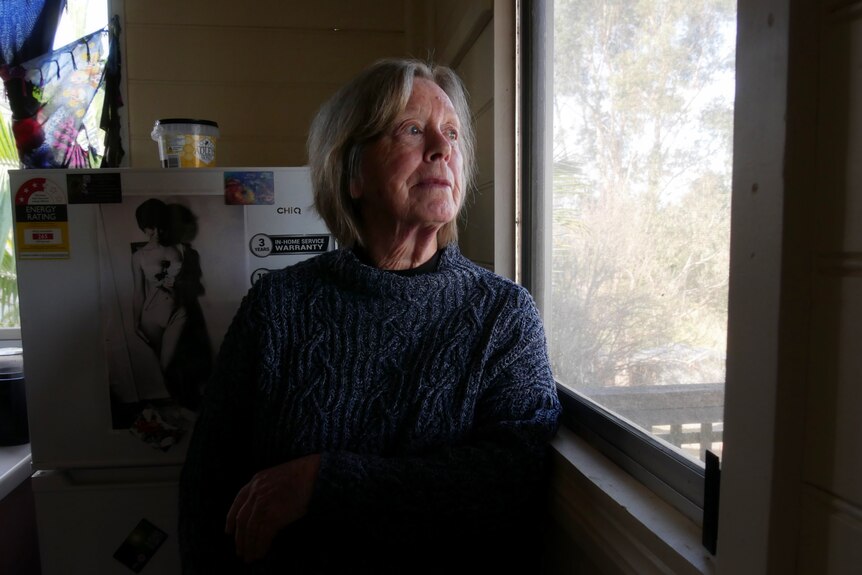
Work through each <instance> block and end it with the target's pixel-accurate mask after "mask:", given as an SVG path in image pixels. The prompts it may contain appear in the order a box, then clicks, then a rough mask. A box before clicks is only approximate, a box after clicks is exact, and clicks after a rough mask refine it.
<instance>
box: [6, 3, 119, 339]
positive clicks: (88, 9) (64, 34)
mask: <svg viewBox="0 0 862 575" xmlns="http://www.w3.org/2000/svg"><path fill="white" fill-rule="evenodd" d="M107 23H108V5H107V0H67V2H66V7H65V8H64V10H63V11H62V13H61V15H60V19H59V22H58V25H57V31H56V34H55V35H54V43H53V48H54V49H57V48H60V47H62V46H65V45H67V44H70V43H71V42H74V41H75V40H77V39H78V38H81V37H82V36H85V35H87V34H89V33H91V32H94V31H96V30H99V29H101V28H104V27H105V26H106V25H107ZM101 101H102V94H101V91H100V93H99V94H97V96H96V98H95V99H94V101H93V103H92V104H91V105H90V106H89V109H88V111H87V116H86V120H85V123H86V125H87V130H88V132H89V133H98V131H99V128H98V124H99V118H98V115H99V114H98V111H99V110H101ZM19 166H20V164H19V158H18V151H17V149H16V146H15V138H14V137H13V135H12V111H11V109H10V107H9V102H8V100H7V98H6V94H5V91H4V93H3V95H2V98H0V339H19V338H20V334H19V331H18V329H17V328H18V326H19V325H20V319H19V317H18V284H17V272H16V265H15V250H14V244H13V229H12V218H13V216H12V212H11V200H10V193H11V191H10V189H9V175H8V171H9V170H11V169H17V168H18V167H19Z"/></svg>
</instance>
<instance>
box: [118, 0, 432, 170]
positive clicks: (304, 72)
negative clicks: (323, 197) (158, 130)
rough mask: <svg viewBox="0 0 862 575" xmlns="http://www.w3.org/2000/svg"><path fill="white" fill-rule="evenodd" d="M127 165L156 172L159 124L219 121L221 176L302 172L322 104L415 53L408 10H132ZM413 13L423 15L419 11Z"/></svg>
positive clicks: (238, 5)
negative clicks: (225, 171)
mask: <svg viewBox="0 0 862 575" xmlns="http://www.w3.org/2000/svg"><path fill="white" fill-rule="evenodd" d="M122 4H123V6H122V7H123V11H124V16H125V24H124V27H123V35H124V37H125V59H126V67H125V70H124V74H125V80H126V94H125V103H126V107H125V113H126V114H128V119H129V130H130V135H129V138H128V141H127V153H128V155H129V160H130V162H129V164H130V166H131V167H136V168H143V167H155V166H158V162H159V158H158V148H157V146H156V143H155V142H153V141H152V140H151V138H150V132H151V130H152V128H153V124H154V122H155V121H156V120H157V119H159V118H170V117H187V118H203V119H210V120H215V121H217V122H218V123H219V128H220V132H221V136H220V138H219V141H218V163H219V165H222V166H231V165H232V166H266V165H272V166H290V165H302V164H304V163H305V162H306V159H305V138H306V134H307V129H308V125H309V123H310V121H311V118H312V117H313V115H314V113H315V111H316V110H317V108H318V107H319V106H320V104H321V102H322V101H323V100H324V99H325V98H326V97H328V96H329V95H330V94H332V92H334V91H335V89H336V88H337V87H338V86H340V85H341V84H343V83H344V82H345V81H346V80H347V79H349V78H350V77H351V76H353V75H354V74H355V73H357V72H358V71H359V70H361V69H362V68H364V67H365V66H367V65H368V64H370V63H371V62H373V61H374V60H376V59H378V58H381V57H385V56H404V55H410V54H416V53H417V52H421V51H422V49H421V47H417V43H418V45H419V46H421V45H422V44H424V41H423V40H422V38H423V36H424V29H423V28H420V27H419V26H420V24H421V23H422V21H423V18H422V13H423V10H424V9H425V8H424V7H422V6H421V4H419V3H414V2H410V3H408V2H406V1H405V0H366V1H358V0H315V1H314V2H307V1H303V0H255V1H253V2H252V1H248V2H236V1H233V0H191V1H183V2H177V1H176V0H146V1H143V0H127V1H125V2H123V3H122ZM417 5H419V8H417V7H416V6H417Z"/></svg>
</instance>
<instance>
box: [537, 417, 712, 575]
mask: <svg viewBox="0 0 862 575" xmlns="http://www.w3.org/2000/svg"><path fill="white" fill-rule="evenodd" d="M552 446H553V448H554V450H555V454H554V457H553V473H552V486H551V513H552V517H553V519H554V520H555V522H556V524H557V525H558V526H559V528H561V529H562V531H563V532H564V533H565V536H566V537H567V539H568V540H569V541H570V542H571V543H572V545H573V547H574V549H573V550H572V551H570V553H571V554H574V555H576V556H577V557H575V558H574V559H573V562H574V563H578V564H583V565H590V566H592V568H593V569H598V570H600V572H602V573H617V572H625V573H643V574H645V573H680V574H692V575H711V574H713V573H715V558H714V557H713V556H712V555H710V554H709V552H708V551H707V550H706V549H704V547H703V546H702V544H701V530H700V527H698V526H697V525H696V524H695V523H693V522H692V521H691V520H690V519H688V518H687V517H685V516H684V515H683V514H682V513H680V512H678V511H677V510H676V509H674V508H673V507H671V506H670V505H669V504H667V503H666V502H665V501H664V500H662V499H660V498H659V497H658V496H656V495H655V494H654V493H653V492H652V491H650V490H649V489H647V488H646V487H644V486H643V485H642V484H641V483H639V482H638V481H637V480H635V479H634V478H633V477H631V476H630V475H629V474H627V473H626V472H625V471H623V470H622V469H620V468H619V467H618V466H616V465H615V464H614V463H612V462H611V461H610V460H608V459H607V458H606V457H604V456H603V455H602V454H601V453H599V452H598V451H596V450H595V449H594V448H593V447H591V446H590V445H589V444H588V443H587V442H586V441H584V440H583V439H582V438H580V437H578V436H577V435H575V434H574V433H573V432H571V431H570V430H568V429H566V428H561V429H560V431H559V433H558V434H557V437H556V438H555V439H554V441H553V443H552Z"/></svg>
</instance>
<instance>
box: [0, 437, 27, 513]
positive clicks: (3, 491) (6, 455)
mask: <svg viewBox="0 0 862 575" xmlns="http://www.w3.org/2000/svg"><path fill="white" fill-rule="evenodd" d="M31 472H32V470H31V469H30V444H29V443H27V444H25V445H13V446H11V447H0V501H2V500H3V498H4V497H6V496H7V495H9V494H10V493H12V491H14V489H15V488H16V487H18V486H19V485H21V484H22V483H23V482H24V481H25V480H26V479H27V478H28V477H30V474H31Z"/></svg>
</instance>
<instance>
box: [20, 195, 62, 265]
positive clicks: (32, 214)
mask: <svg viewBox="0 0 862 575" xmlns="http://www.w3.org/2000/svg"><path fill="white" fill-rule="evenodd" d="M68 211H69V210H68V204H67V202H66V193H65V192H64V191H63V189H62V188H61V187H60V186H58V185H57V184H55V183H54V182H52V181H50V180H48V179H47V178H31V179H29V180H27V181H26V182H24V183H23V184H22V185H21V186H20V187H19V188H18V191H17V192H16V194H15V246H16V248H17V250H18V258H19V259H61V258H68V257H69V217H68Z"/></svg>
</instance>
